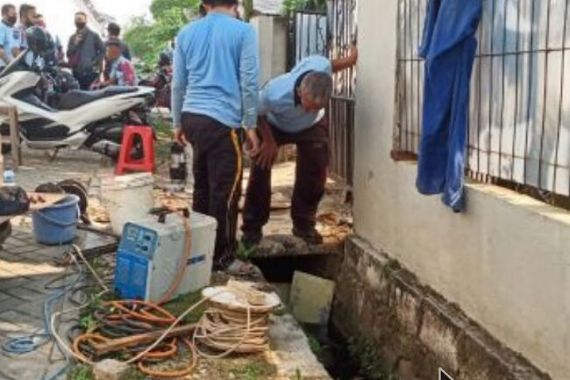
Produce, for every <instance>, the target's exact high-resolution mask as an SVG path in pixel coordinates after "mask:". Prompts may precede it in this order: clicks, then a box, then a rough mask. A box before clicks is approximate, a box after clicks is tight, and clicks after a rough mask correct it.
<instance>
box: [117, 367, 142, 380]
mask: <svg viewBox="0 0 570 380" xmlns="http://www.w3.org/2000/svg"><path fill="white" fill-rule="evenodd" d="M146 379H148V377H147V376H146V375H145V374H144V373H142V372H140V371H138V370H137V369H136V368H134V367H131V368H130V369H129V370H128V371H127V372H126V373H125V374H124V375H123V376H121V380H146Z"/></svg>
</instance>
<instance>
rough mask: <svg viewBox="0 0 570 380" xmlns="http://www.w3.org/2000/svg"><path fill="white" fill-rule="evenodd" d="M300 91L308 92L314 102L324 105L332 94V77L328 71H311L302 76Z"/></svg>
mask: <svg viewBox="0 0 570 380" xmlns="http://www.w3.org/2000/svg"><path fill="white" fill-rule="evenodd" d="M301 91H302V92H304V93H308V94H310V95H311V97H312V98H313V100H314V101H315V102H317V103H319V104H321V105H322V106H323V107H325V106H326V105H327V104H328V102H329V100H330V98H331V96H332V91H333V80H332V77H331V75H330V74H328V73H322V72H318V71H315V72H311V73H309V74H307V75H306V76H305V78H303V81H302V82H301Z"/></svg>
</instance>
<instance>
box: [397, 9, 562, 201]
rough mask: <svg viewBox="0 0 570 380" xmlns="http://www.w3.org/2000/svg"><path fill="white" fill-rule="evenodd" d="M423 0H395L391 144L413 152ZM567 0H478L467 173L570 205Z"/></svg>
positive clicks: (420, 80) (420, 81)
mask: <svg viewBox="0 0 570 380" xmlns="http://www.w3.org/2000/svg"><path fill="white" fill-rule="evenodd" d="M426 7H427V0H399V10H398V52H397V57H398V71H397V100H396V106H397V119H396V127H395V132H394V150H395V151H396V152H398V153H399V154H400V155H402V154H404V155H405V154H409V155H413V154H417V153H418V148H419V139H420V134H421V125H422V95H423V81H424V68H423V61H422V60H421V59H420V58H419V57H418V55H417V50H418V46H419V44H420V41H421V37H422V31H423V23H424V16H425V13H426ZM569 8H570V0H483V17H482V21H481V24H480V27H479V30H478V33H477V37H478V41H479V47H478V52H477V57H476V60H475V66H474V69H473V76H472V81H471V104H470V118H469V119H470V120H469V121H470V125H469V141H468V146H467V159H466V161H467V175H469V176H470V177H471V178H473V179H474V180H478V181H485V182H489V183H495V184H498V185H501V186H505V187H509V188H512V189H514V190H518V191H521V192H524V193H527V194H529V195H532V196H535V197H537V198H540V199H542V200H544V201H546V202H549V203H552V204H556V205H558V206H562V207H565V208H568V209H570V197H569V195H570V101H569V100H570V57H567V50H568V49H570V48H569V45H570V41H569V40H570V36H569V35H568V34H569V33H568V18H569Z"/></svg>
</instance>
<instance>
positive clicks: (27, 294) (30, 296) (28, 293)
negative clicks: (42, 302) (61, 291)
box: [4, 282, 45, 301]
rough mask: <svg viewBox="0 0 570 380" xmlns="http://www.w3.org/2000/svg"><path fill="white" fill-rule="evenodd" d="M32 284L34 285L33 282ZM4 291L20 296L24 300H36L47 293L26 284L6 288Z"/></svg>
mask: <svg viewBox="0 0 570 380" xmlns="http://www.w3.org/2000/svg"><path fill="white" fill-rule="evenodd" d="M30 285H32V286H33V282H30ZM4 293H6V294H9V295H11V296H13V297H16V298H19V299H21V300H23V301H36V300H38V299H43V298H45V294H43V293H40V292H38V291H36V290H34V289H28V288H27V287H24V286H18V287H16V288H12V289H8V290H5V291H4Z"/></svg>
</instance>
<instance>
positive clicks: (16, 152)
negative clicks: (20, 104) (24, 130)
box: [8, 107, 22, 171]
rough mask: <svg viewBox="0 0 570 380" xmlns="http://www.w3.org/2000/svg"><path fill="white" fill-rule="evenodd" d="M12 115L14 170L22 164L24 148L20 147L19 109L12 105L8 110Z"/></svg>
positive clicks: (11, 131)
mask: <svg viewBox="0 0 570 380" xmlns="http://www.w3.org/2000/svg"><path fill="white" fill-rule="evenodd" d="M8 116H9V117H10V142H11V144H12V163H13V165H14V168H13V169H14V171H16V170H18V167H20V165H22V150H21V149H20V127H19V124H18V110H17V109H16V108H15V107H11V108H10V111H9V112H8Z"/></svg>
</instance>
